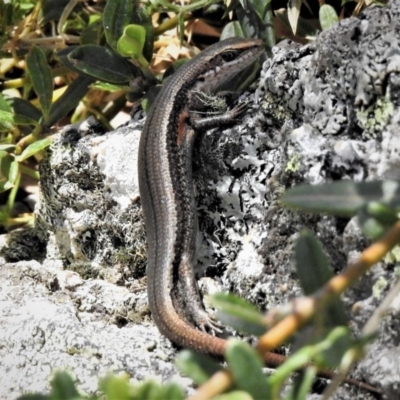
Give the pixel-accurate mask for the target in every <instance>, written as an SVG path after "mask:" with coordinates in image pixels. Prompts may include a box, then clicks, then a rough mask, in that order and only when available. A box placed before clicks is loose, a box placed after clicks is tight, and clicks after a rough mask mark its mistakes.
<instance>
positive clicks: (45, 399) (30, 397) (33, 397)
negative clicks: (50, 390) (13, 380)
mask: <svg viewBox="0 0 400 400" xmlns="http://www.w3.org/2000/svg"><path fill="white" fill-rule="evenodd" d="M17 400H50V396H47V395H44V394H38V393H37V394H33V393H29V394H24V395H22V396H19V397H17Z"/></svg>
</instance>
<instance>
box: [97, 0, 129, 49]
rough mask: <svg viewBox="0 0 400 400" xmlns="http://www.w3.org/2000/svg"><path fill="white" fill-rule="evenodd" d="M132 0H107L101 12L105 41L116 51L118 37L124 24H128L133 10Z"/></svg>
mask: <svg viewBox="0 0 400 400" xmlns="http://www.w3.org/2000/svg"><path fill="white" fill-rule="evenodd" d="M133 4H134V2H133V1H132V0H113V1H107V3H106V6H105V7H104V12H103V26H104V32H105V34H106V40H107V43H108V44H109V45H110V46H111V47H112V48H113V49H114V50H115V51H117V42H118V39H119V38H120V37H121V36H122V33H123V31H124V28H125V26H126V25H128V24H130V22H131V18H132V12H133Z"/></svg>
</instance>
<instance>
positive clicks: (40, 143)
mask: <svg viewBox="0 0 400 400" xmlns="http://www.w3.org/2000/svg"><path fill="white" fill-rule="evenodd" d="M51 142H52V138H51V137H47V138H45V139H41V140H37V141H36V142H34V143H32V144H30V145H29V146H28V147H27V148H26V149H25V150H24V151H23V152H22V153H21V154H20V155H19V156H17V157H16V160H17V161H18V162H22V161H25V160H26V159H27V158H29V157H31V156H33V155H34V154H36V153H38V152H39V151H41V150H43V149H45V148H47V147H49V146H50V145H51Z"/></svg>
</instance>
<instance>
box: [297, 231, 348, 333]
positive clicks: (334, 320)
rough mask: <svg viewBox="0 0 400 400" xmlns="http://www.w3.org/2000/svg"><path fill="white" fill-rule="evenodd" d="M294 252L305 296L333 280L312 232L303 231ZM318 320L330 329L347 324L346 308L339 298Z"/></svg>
mask: <svg viewBox="0 0 400 400" xmlns="http://www.w3.org/2000/svg"><path fill="white" fill-rule="evenodd" d="M294 251H295V260H294V261H295V265H296V271H297V275H298V277H299V280H300V284H301V287H302V289H303V292H304V294H305V295H307V296H308V295H311V294H313V293H314V292H316V291H317V290H318V289H320V288H321V287H322V286H323V285H325V284H326V283H327V282H328V281H329V279H331V278H332V276H333V271H332V269H331V266H330V265H329V261H328V259H327V257H326V255H325V253H324V251H323V249H322V246H321V245H320V243H319V242H318V240H317V239H316V238H315V237H314V235H312V234H311V233H310V232H308V231H303V232H302V233H301V234H300V236H299V237H298V239H297V241H296V244H295V250H294ZM316 318H317V320H318V322H319V323H320V325H323V326H325V327H326V328H329V329H330V328H331V327H332V326H338V325H346V324H347V318H346V314H345V311H344V307H343V305H342V302H341V300H340V299H339V298H337V299H335V300H333V301H332V303H330V304H329V305H328V306H327V307H326V309H325V310H324V312H323V313H321V315H319V316H317V317H316ZM318 331H319V332H321V331H323V330H321V329H319V330H318ZM321 333H322V332H321Z"/></svg>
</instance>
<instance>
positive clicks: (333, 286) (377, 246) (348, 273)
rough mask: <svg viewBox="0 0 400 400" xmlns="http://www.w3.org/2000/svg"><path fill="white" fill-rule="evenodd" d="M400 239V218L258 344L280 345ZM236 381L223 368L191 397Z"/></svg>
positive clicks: (262, 347) (261, 347) (263, 347)
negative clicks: (380, 237)
mask: <svg viewBox="0 0 400 400" xmlns="http://www.w3.org/2000/svg"><path fill="white" fill-rule="evenodd" d="M399 242H400V221H399V222H397V223H396V224H395V225H394V226H393V227H392V228H391V229H390V230H389V231H388V232H387V233H386V235H385V236H384V237H383V238H382V239H380V240H378V241H377V242H375V243H373V244H372V245H371V246H370V247H368V248H367V249H365V250H364V251H363V252H362V254H361V256H360V257H359V258H358V260H357V261H355V262H354V263H350V264H348V266H347V268H346V269H345V270H344V271H343V272H342V273H340V274H339V275H337V276H335V277H333V278H332V279H331V280H330V281H329V282H328V283H327V284H326V285H325V286H323V287H322V288H321V289H320V290H318V291H317V292H316V293H315V295H314V296H311V297H304V298H300V299H296V300H295V301H294V302H293V303H294V311H293V313H292V314H291V315H288V316H287V317H285V318H283V319H282V320H281V321H280V322H278V323H277V324H276V325H275V326H273V327H272V328H271V329H270V330H269V331H268V332H267V333H266V334H265V335H263V336H262V337H261V338H260V339H259V342H258V344H257V346H256V349H257V350H258V351H259V352H260V354H262V355H264V354H265V353H267V352H269V351H271V350H272V349H274V348H276V347H277V346H279V345H280V344H281V343H283V342H284V341H285V340H286V339H288V338H289V337H290V336H292V335H293V333H294V332H295V331H296V330H297V329H299V328H300V327H301V326H302V325H304V324H305V323H306V322H307V321H308V320H309V319H310V318H311V317H312V316H313V315H314V314H315V313H316V312H317V311H319V310H320V309H321V308H323V307H324V306H325V304H326V303H327V302H328V301H329V300H332V299H333V298H335V296H338V295H340V294H341V293H343V292H344V290H345V289H347V288H348V287H349V286H351V285H352V284H353V283H354V282H355V281H356V280H357V279H358V278H359V277H361V276H362V275H364V274H365V273H366V272H367V271H368V269H369V268H371V267H372V266H373V265H374V264H376V263H377V262H378V261H380V260H381V259H382V258H383V257H384V256H385V254H386V253H388V252H389V251H390V250H391V249H392V248H393V247H394V246H395V245H396V244H398V243H399ZM232 383H233V379H232V375H231V374H230V373H229V372H228V371H220V372H218V373H216V374H215V375H213V376H212V377H211V378H210V379H209V380H208V381H207V382H206V383H205V384H204V385H202V386H201V387H200V388H199V389H198V390H197V392H196V394H195V395H194V396H192V397H190V400H207V399H210V398H212V397H214V396H216V395H218V394H220V393H222V392H224V391H225V390H227V389H228V388H229V387H230V386H231V385H232Z"/></svg>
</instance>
